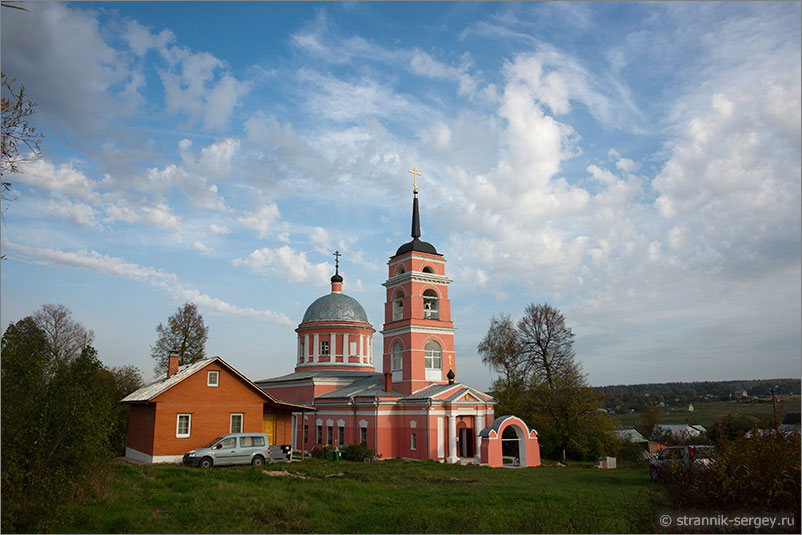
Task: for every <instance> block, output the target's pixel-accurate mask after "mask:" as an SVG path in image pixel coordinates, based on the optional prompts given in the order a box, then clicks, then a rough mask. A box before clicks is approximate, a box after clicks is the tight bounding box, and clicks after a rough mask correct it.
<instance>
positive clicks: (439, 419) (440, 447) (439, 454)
mask: <svg viewBox="0 0 802 535" xmlns="http://www.w3.org/2000/svg"><path fill="white" fill-rule="evenodd" d="M444 439H445V437H444V436H443V417H442V416H438V417H437V458H438V459H442V458H443V457H444V456H445V454H446V452H445V446H443V441H444Z"/></svg>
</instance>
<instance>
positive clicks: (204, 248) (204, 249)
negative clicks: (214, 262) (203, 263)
mask: <svg viewBox="0 0 802 535" xmlns="http://www.w3.org/2000/svg"><path fill="white" fill-rule="evenodd" d="M192 248H193V249H195V250H196V251H200V252H201V253H202V254H204V255H207V256H208V255H211V254H212V253H213V251H212V249H211V248H210V247H209V246H208V245H206V244H204V243H203V242H199V241H196V242H194V243H193V244H192Z"/></svg>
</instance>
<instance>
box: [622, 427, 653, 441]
mask: <svg viewBox="0 0 802 535" xmlns="http://www.w3.org/2000/svg"><path fill="white" fill-rule="evenodd" d="M615 434H616V435H617V436H618V439H619V440H624V441H629V442H649V441H648V440H646V437H644V436H643V435H641V434H640V433H639V432H638V431H637V430H636V429H635V428H634V427H623V428H622V427H619V428H618V429H617V430H616V431H615Z"/></svg>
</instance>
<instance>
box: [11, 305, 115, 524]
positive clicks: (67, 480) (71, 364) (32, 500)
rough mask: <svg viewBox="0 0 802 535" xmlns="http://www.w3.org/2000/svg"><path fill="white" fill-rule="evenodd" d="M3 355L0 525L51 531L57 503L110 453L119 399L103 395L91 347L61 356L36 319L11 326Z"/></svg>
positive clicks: (72, 493) (81, 484)
mask: <svg viewBox="0 0 802 535" xmlns="http://www.w3.org/2000/svg"><path fill="white" fill-rule="evenodd" d="M65 310H66V309H65ZM67 313H69V311H67ZM67 316H69V314H67ZM83 331H84V332H87V331H86V329H83ZM2 354H3V358H2V360H0V377H2V386H1V387H0V393H1V395H2V433H1V435H0V436H2V451H3V462H2V492H3V508H2V523H3V530H4V531H8V532H30V531H48V530H49V529H48V527H49V524H48V522H52V520H53V519H54V518H57V516H58V514H57V513H56V511H57V508H58V507H59V504H66V503H69V502H70V501H71V500H72V499H74V498H75V497H76V496H77V495H78V494H79V493H80V492H81V489H83V488H85V485H86V483H87V482H88V480H89V479H90V478H91V477H93V476H94V475H95V474H98V473H99V471H98V468H99V467H101V466H102V465H103V463H104V461H106V460H108V459H109V458H110V451H109V447H108V444H109V434H110V429H111V427H112V426H111V425H110V424H111V421H112V418H111V415H112V412H113V409H114V406H115V403H116V401H117V400H113V399H111V398H110V397H109V396H108V395H107V394H106V389H105V387H104V384H103V379H102V376H103V371H104V369H103V365H102V363H101V362H100V360H98V358H97V352H96V351H95V349H94V348H92V346H90V345H85V346H84V347H83V348H82V349H81V350H80V352H79V353H78V354H77V355H73V356H71V357H70V358H61V359H58V358H57V356H56V355H57V354H59V352H58V351H54V350H53V344H52V340H50V339H49V338H48V335H47V333H46V332H45V331H44V330H43V329H41V327H40V326H39V324H38V322H37V321H36V319H35V318H34V317H31V316H29V317H27V318H24V319H22V320H20V321H19V322H17V323H16V324H11V325H9V327H8V329H7V330H6V332H5V334H4V335H3V338H2Z"/></svg>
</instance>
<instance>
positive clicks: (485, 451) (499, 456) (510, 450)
mask: <svg viewBox="0 0 802 535" xmlns="http://www.w3.org/2000/svg"><path fill="white" fill-rule="evenodd" d="M479 437H480V438H481V439H482V447H481V449H482V451H481V458H482V463H483V464H487V465H489V466H492V467H501V466H515V465H516V464H515V459H516V458H517V459H518V463H517V466H520V467H522V468H523V467H527V466H540V445H539V444H538V441H537V432H536V431H535V430H534V429H529V428H528V427H527V425H526V424H525V423H524V421H523V420H521V419H520V418H518V417H517V416H510V415H507V416H501V417H499V418H496V419H495V421H494V422H493V424H492V425H491V426H490V427H488V428H486V429H482V431H481V432H480V433H479ZM516 450H517V455H515V452H516Z"/></svg>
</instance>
